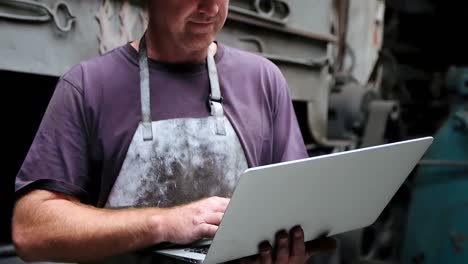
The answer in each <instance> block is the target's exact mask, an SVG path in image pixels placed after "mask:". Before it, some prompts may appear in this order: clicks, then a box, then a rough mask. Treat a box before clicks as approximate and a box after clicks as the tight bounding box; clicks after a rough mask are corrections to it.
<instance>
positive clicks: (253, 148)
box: [16, 43, 307, 207]
mask: <svg viewBox="0 0 468 264" xmlns="http://www.w3.org/2000/svg"><path fill="white" fill-rule="evenodd" d="M215 61H216V65H217V68H218V74H219V81H220V86H221V93H222V95H223V98H224V101H223V106H224V110H225V114H226V116H227V118H228V119H229V120H230V121H231V123H232V125H233V127H234V129H235V131H236V132H237V135H238V137H239V140H240V142H241V144H242V147H243V150H244V153H245V154H246V159H247V163H248V166H249V167H255V166H260V165H266V164H272V163H278V162H282V161H288V160H295V159H301V158H305V157H307V152H306V149H305V146H304V141H303V138H302V135H301V132H300V130H299V127H298V124H297V119H296V116H295V113H294V109H293V106H292V102H291V98H290V96H289V91H288V86H287V83H286V81H285V79H284V77H283V75H282V74H281V72H280V71H279V69H278V68H277V67H276V65H274V64H273V63H271V62H270V61H268V60H267V59H265V58H263V57H260V56H257V55H254V54H251V53H247V52H244V51H241V50H238V49H234V48H231V47H228V46H225V45H222V44H220V43H218V52H217V54H216V56H215ZM149 66H150V84H151V93H150V94H151V99H150V100H151V114H152V118H153V121H159V120H167V119H175V118H201V117H207V116H209V115H210V109H209V107H208V104H207V99H208V96H209V93H210V88H209V79H208V72H207V67H206V64H204V63H203V64H190V65H180V64H167V63H161V62H157V61H154V60H150V61H149ZM139 83H140V82H139V67H138V52H137V51H136V50H135V49H133V48H132V47H131V45H130V44H126V45H124V46H122V47H119V48H116V49H114V50H112V51H110V52H108V53H107V54H104V55H102V56H99V57H95V58H92V59H90V60H87V61H84V62H82V63H80V64H78V65H76V66H75V67H73V68H72V69H71V70H70V71H69V72H67V73H66V74H64V75H63V76H62V78H60V80H59V83H58V85H57V87H56V89H55V92H54V94H53V96H52V98H51V101H50V104H49V106H48V108H47V110H46V112H45V115H44V118H43V120H42V122H41V125H40V127H39V130H38V132H37V134H36V137H35V139H34V141H33V144H32V146H31V148H30V150H29V152H28V154H27V156H26V159H25V161H24V163H23V165H22V167H21V168H20V170H19V173H18V175H17V179H16V192H17V193H18V195H20V194H23V193H24V192H26V191H29V190H31V189H35V188H41V189H47V190H51V191H58V192H63V193H66V194H68V195H72V196H76V197H78V198H79V199H82V200H83V201H86V202H88V203H91V204H94V205H96V206H100V207H102V206H103V205H104V203H105V202H106V200H107V198H108V195H109V192H110V190H111V188H112V185H113V184H114V182H115V180H116V178H117V176H118V174H119V171H120V169H121V167H122V163H123V161H124V159H125V156H126V153H127V150H128V147H129V144H130V142H131V140H132V137H133V135H134V133H135V130H136V128H137V126H138V123H139V122H140V121H141V103H140V89H139Z"/></svg>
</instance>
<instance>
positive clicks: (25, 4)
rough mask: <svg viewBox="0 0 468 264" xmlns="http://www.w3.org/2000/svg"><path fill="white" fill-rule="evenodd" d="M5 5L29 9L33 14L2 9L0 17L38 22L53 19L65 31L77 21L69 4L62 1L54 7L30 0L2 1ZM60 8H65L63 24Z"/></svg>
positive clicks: (0, 3) (1, 5)
mask: <svg viewBox="0 0 468 264" xmlns="http://www.w3.org/2000/svg"><path fill="white" fill-rule="evenodd" d="M5 6H10V7H16V9H18V11H20V10H21V11H23V12H25V11H29V12H30V13H31V14H21V12H18V11H16V12H10V13H8V12H5V11H3V12H2V11H0V19H10V20H18V21H22V22H36V23H43V22H49V21H52V20H53V21H54V23H55V26H56V27H57V28H58V29H59V30H60V31H63V32H68V31H70V30H71V29H72V26H73V23H74V22H75V16H74V15H73V13H72V12H71V11H70V7H69V5H68V4H67V3H66V2H62V1H58V2H56V3H55V6H54V8H50V7H49V6H47V5H46V4H42V3H38V2H35V1H30V0H3V1H2V2H0V7H5ZM0 10H1V9H0ZM60 10H63V12H64V16H65V22H64V24H63V25H62V22H60V16H59V13H60ZM25 13H27V12H25Z"/></svg>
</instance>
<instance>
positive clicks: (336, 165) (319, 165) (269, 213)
mask: <svg viewBox="0 0 468 264" xmlns="http://www.w3.org/2000/svg"><path fill="white" fill-rule="evenodd" d="M432 141H433V138H432V137H424V138H417V139H412V140H406V141H401V142H396V143H390V144H384V145H379V146H373V147H367V148H361V149H356V150H350V151H344V152H339V153H333V154H328V155H322V156H317V157H310V158H306V159H301V160H295V161H289V162H283V163H277V164H272V165H267V166H260V167H255V168H250V169H247V170H246V171H245V172H244V173H243V175H242V176H241V178H240V179H239V182H238V184H237V186H236V189H235V190H234V193H233V195H232V197H231V201H230V203H229V205H228V207H227V209H226V212H225V214H224V216H223V219H222V221H221V224H220V226H219V228H218V231H217V232H216V235H215V236H214V238H213V239H212V240H209V239H205V240H202V241H197V244H195V245H189V246H187V245H186V246H181V247H171V248H162V249H157V250H155V252H156V253H157V254H163V255H166V256H170V257H175V258H178V259H181V260H185V261H187V262H190V263H206V264H212V263H222V262H227V261H230V260H235V259H239V258H243V257H247V256H251V255H255V254H258V245H259V243H260V242H262V241H269V242H270V244H271V245H274V244H275V234H276V232H278V231H279V230H282V229H284V230H290V229H291V228H292V227H294V226H296V225H300V226H301V227H302V229H303V230H304V238H305V240H306V241H310V240H314V239H316V238H317V237H319V236H322V235H323V233H324V232H326V233H327V236H333V235H336V234H340V233H344V232H348V231H352V230H356V229H360V228H364V227H367V226H369V225H371V224H372V223H374V222H375V221H376V220H377V218H378V216H379V215H380V214H381V212H382V211H383V210H384V209H385V207H386V205H387V204H388V203H389V202H390V200H391V198H392V197H393V196H394V195H395V193H396V192H397V191H398V189H399V188H400V186H401V185H402V184H403V182H404V181H405V179H406V178H407V177H408V175H409V174H410V173H411V171H412V170H413V169H414V167H415V166H416V165H417V163H418V161H419V160H420V159H421V158H422V156H423V155H424V153H425V152H426V151H427V149H428V147H429V146H430V145H431V144H432Z"/></svg>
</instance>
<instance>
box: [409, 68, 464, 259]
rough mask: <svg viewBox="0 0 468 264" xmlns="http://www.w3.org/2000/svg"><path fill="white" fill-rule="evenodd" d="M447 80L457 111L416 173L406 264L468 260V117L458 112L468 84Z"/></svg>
mask: <svg viewBox="0 0 468 264" xmlns="http://www.w3.org/2000/svg"><path fill="white" fill-rule="evenodd" d="M448 78H455V80H449V82H448V83H456V84H458V87H452V88H455V89H453V91H455V92H456V94H455V95H454V97H453V98H452V100H451V104H452V108H451V113H452V114H450V115H449V117H448V119H447V120H446V121H445V122H444V124H443V126H442V127H441V128H440V129H439V131H438V132H437V134H436V135H435V140H434V143H433V145H432V146H431V148H430V149H429V150H428V152H427V154H426V155H425V157H424V158H423V160H422V161H421V164H422V165H424V166H420V167H419V169H418V170H417V174H416V175H415V180H414V184H413V186H414V190H413V192H412V200H411V204H410V207H409V214H408V219H407V227H406V229H407V231H406V236H405V239H404V243H405V244H404V247H403V252H402V263H408V264H409V263H427V264H433V263H434V264H435V263H453V264H458V263H460V264H461V263H467V262H468V192H467V190H468V147H467V146H468V130H465V129H463V128H461V127H460V119H463V120H464V119H465V118H466V116H465V115H459V114H458V113H463V112H464V111H465V110H466V109H467V107H468V100H467V98H466V97H465V96H464V94H463V92H464V90H465V89H466V88H467V87H468V83H465V82H458V81H457V80H458V78H457V77H454V76H453V75H450V74H449V75H448ZM462 123H463V122H462Z"/></svg>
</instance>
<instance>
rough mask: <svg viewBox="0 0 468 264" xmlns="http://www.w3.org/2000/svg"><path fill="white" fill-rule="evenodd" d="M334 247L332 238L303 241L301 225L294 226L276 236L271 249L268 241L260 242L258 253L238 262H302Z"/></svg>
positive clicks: (242, 263)
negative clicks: (274, 243)
mask: <svg viewBox="0 0 468 264" xmlns="http://www.w3.org/2000/svg"><path fill="white" fill-rule="evenodd" d="M334 249H336V241H335V240H334V239H332V238H320V239H317V240H314V241H310V242H307V243H304V232H303V230H302V228H301V227H295V228H293V229H292V230H291V232H290V234H289V235H288V233H286V232H285V231H282V232H279V233H278V234H277V236H276V245H275V248H274V249H273V248H272V247H271V246H270V244H269V243H268V242H263V243H261V244H260V254H258V255H256V256H253V257H248V258H244V259H241V260H240V264H273V263H275V264H280V263H281V264H286V263H289V264H293V263H294V264H299V263H300V264H304V263H306V262H307V260H308V259H309V258H310V257H312V256H313V255H315V254H318V253H320V252H325V251H331V250H334Z"/></svg>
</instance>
